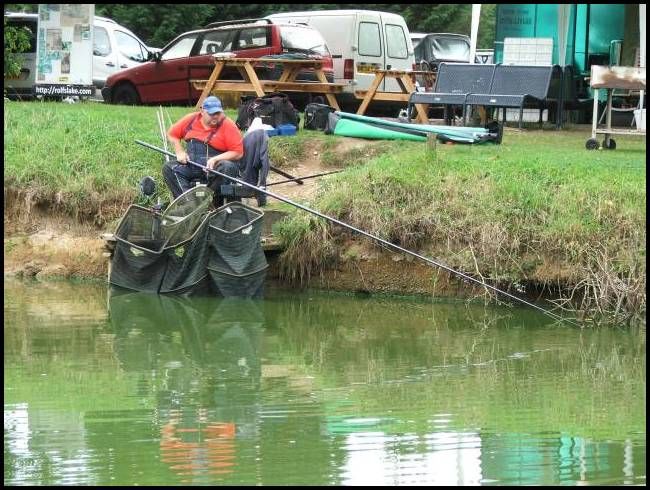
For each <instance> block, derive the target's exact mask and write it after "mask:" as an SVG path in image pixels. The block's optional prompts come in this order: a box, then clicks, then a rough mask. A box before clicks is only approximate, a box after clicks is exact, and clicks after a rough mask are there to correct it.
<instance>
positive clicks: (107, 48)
mask: <svg viewBox="0 0 650 490" xmlns="http://www.w3.org/2000/svg"><path fill="white" fill-rule="evenodd" d="M93 54H94V55H95V56H108V55H109V54H111V42H110V41H109V40H108V32H107V31H106V29H104V28H103V27H97V26H95V39H94V40H93Z"/></svg>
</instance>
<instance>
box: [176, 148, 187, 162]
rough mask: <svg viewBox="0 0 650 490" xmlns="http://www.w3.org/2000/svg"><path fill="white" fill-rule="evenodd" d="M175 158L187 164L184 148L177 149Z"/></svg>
mask: <svg viewBox="0 0 650 490" xmlns="http://www.w3.org/2000/svg"><path fill="white" fill-rule="evenodd" d="M176 160H178V163H181V164H183V165H186V164H187V152H186V151H185V150H181V151H177V152H176Z"/></svg>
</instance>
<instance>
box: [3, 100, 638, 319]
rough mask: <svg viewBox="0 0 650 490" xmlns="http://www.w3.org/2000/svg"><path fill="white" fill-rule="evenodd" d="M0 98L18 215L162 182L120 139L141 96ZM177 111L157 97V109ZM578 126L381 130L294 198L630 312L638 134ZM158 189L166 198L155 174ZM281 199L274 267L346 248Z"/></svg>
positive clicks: (500, 276)
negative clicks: (279, 258)
mask: <svg viewBox="0 0 650 490" xmlns="http://www.w3.org/2000/svg"><path fill="white" fill-rule="evenodd" d="M4 107H5V113H4V142H5V150H4V162H5V165H4V185H5V205H6V204H7V200H8V197H10V198H11V199H18V200H19V201H20V206H18V207H20V208H25V211H26V212H29V208H30V207H31V206H44V207H47V209H48V211H51V212H55V211H61V212H63V213H65V214H68V215H70V216H74V217H77V218H78V219H79V220H87V221H88V220H89V221H93V222H95V223H96V224H97V225H100V226H105V225H106V224H107V223H110V222H111V221H112V220H115V219H117V218H118V217H119V216H121V214H122V213H123V212H124V210H125V209H126V207H127V206H128V205H129V204H131V203H132V202H137V201H138V199H139V196H138V190H137V185H138V182H139V180H140V178H141V177H142V176H144V175H152V176H154V178H156V180H157V181H158V182H159V183H161V182H162V178H161V175H160V167H161V164H162V157H161V155H159V154H157V153H155V152H153V151H151V150H148V149H146V148H143V147H141V146H139V145H137V144H135V143H134V140H136V139H141V140H144V141H148V142H151V143H154V144H160V142H161V139H160V134H159V132H158V126H157V122H156V116H155V113H156V111H157V108H156V107H123V106H109V105H104V104H96V103H84V104H75V105H66V104H61V103H39V102H36V103H14V102H5V106H4ZM188 110H189V109H188V108H182V107H169V108H165V111H166V112H167V113H168V114H169V117H170V119H171V120H173V121H175V120H176V119H177V118H179V117H181V116H182V115H184V114H186V113H187V112H188ZM229 116H230V117H232V118H234V117H236V114H235V112H234V111H229ZM588 137H589V132H588V131H587V130H580V131H578V130H564V131H555V130H548V131H535V130H531V131H523V132H517V131H506V134H505V136H504V141H503V144H502V145H499V146H492V145H483V146H463V145H441V144H439V145H438V146H437V148H436V149H435V151H429V150H427V148H426V145H424V144H422V143H416V142H386V144H385V145H384V144H382V147H381V151H380V152H374V153H373V154H372V156H370V157H367V156H366V155H367V153H365V152H359V155H357V157H354V158H352V157H351V160H350V161H349V162H339V163H343V164H344V165H348V168H347V170H346V171H345V172H343V173H340V174H337V175H335V176H332V177H329V178H328V179H324V180H323V181H322V182H323V184H322V189H321V191H320V192H319V193H318V197H317V198H316V199H315V201H314V202H312V203H310V206H311V207H314V208H316V209H319V210H321V211H322V212H324V213H326V214H329V215H331V216H334V217H337V218H339V219H341V220H344V221H346V222H348V223H351V224H352V225H354V226H357V227H359V228H362V229H364V230H366V231H369V232H371V233H374V234H377V235H379V236H381V237H383V238H385V239H387V240H390V241H392V242H394V243H397V244H400V245H402V246H404V247H407V248H410V249H415V250H417V251H419V252H422V253H424V254H426V255H428V256H431V257H435V258H437V259H438V260H440V261H443V262H444V263H446V264H447V265H449V266H451V267H454V268H456V269H458V270H462V271H464V272H466V273H469V274H474V275H475V276H476V277H482V278H484V279H486V280H490V281H493V282H494V283H495V284H499V285H501V286H504V287H509V288H511V289H512V290H513V291H519V292H524V291H525V290H526V289H529V290H530V289H532V288H533V287H535V288H537V287H539V286H541V287H543V288H546V289H548V290H553V294H554V295H555V296H556V297H557V298H558V299H559V300H560V302H562V301H567V300H569V299H572V301H573V306H578V307H580V308H582V309H583V310H585V311H587V312H590V313H600V314H608V315H609V316H608V318H609V319H610V320H611V319H612V318H614V319H615V320H616V321H621V322H626V321H630V320H631V319H633V318H644V317H645V250H646V249H645V222H646V213H645V204H646V192H645V178H646V167H645V156H646V155H645V154H646V150H645V139H644V138H643V137H625V138H623V137H621V138H618V149H617V150H615V151H607V150H604V151H592V152H588V151H586V150H585V149H584V143H585V141H586V139H587V138H588ZM315 139H318V140H320V142H321V143H322V147H323V148H324V150H325V153H327V152H328V150H330V149H333V148H334V147H336V145H337V144H338V143H337V142H339V141H344V140H345V138H339V137H334V136H326V135H324V134H322V133H316V132H306V131H301V132H299V134H298V136H297V137H295V138H273V139H271V150H270V151H271V157H272V160H273V162H274V164H275V165H277V166H282V165H284V164H286V163H289V162H291V161H292V160H295V159H300V158H304V157H305V155H306V152H308V151H309V147H310V145H311V144H313V142H314V140H315ZM307 156H308V153H307ZM323 157H324V158H323V160H324V161H327V160H329V159H330V158H329V157H328V156H327V155H326V154H324V155H323ZM332 160H333V159H332ZM330 163H335V162H334V161H332V162H330ZM159 192H160V195H161V197H162V199H163V200H168V199H169V194H168V191H167V190H166V189H165V188H164V185H160V186H159ZM285 208H286V209H287V210H289V211H291V212H292V214H293V217H292V218H291V219H290V220H287V221H285V222H283V223H281V224H280V225H278V226H276V232H277V233H278V235H279V236H281V238H282V239H283V241H284V243H285V245H286V252H285V253H284V255H283V270H284V274H285V276H286V277H287V278H290V279H294V280H296V281H298V280H301V279H302V280H304V279H307V278H308V277H309V276H310V275H311V274H313V273H315V272H318V271H319V270H323V269H325V268H331V267H336V265H337V263H338V262H339V261H340V260H341V258H342V257H346V259H347V260H353V261H354V260H357V258H358V257H357V255H358V254H356V253H355V252H354V251H353V250H352V249H351V240H350V238H351V237H349V236H348V235H347V234H346V233H344V232H341V230H339V229H333V228H331V227H330V226H329V225H328V224H327V223H324V222H322V221H320V220H317V219H316V218H314V217H311V216H310V215H307V214H305V213H303V212H301V211H297V210H294V209H293V208H289V207H285ZM5 210H6V208H5ZM5 213H6V211H5ZM566 306H568V304H567V305H566Z"/></svg>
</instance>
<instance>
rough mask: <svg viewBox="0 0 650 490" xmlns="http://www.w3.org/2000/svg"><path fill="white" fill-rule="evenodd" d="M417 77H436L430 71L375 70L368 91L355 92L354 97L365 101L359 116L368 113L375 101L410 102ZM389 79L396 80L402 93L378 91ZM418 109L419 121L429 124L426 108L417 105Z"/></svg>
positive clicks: (360, 107)
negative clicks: (369, 106)
mask: <svg viewBox="0 0 650 490" xmlns="http://www.w3.org/2000/svg"><path fill="white" fill-rule="evenodd" d="M415 75H422V76H425V77H432V76H435V75H433V74H432V72H430V71H418V70H375V78H374V79H373V81H372V83H371V84H370V87H369V88H368V90H357V91H355V92H354V96H355V97H356V98H357V99H363V100H362V102H361V105H360V106H359V109H357V114H359V115H363V114H365V113H366V109H367V108H368V105H369V104H370V102H372V101H373V100H390V101H397V102H408V101H409V97H410V95H411V93H413V92H415V91H416V88H415V84H414V82H413V80H412V79H411V77H413V76H415ZM387 78H394V79H395V80H397V83H398V85H399V87H400V89H401V92H384V91H379V90H377V89H378V88H379V85H381V82H383V81H384V80H385V79H387ZM415 107H416V109H417V119H418V121H419V122H421V123H422V124H428V123H429V116H428V114H427V110H426V108H425V107H424V106H422V105H420V104H417V103H416V105H415Z"/></svg>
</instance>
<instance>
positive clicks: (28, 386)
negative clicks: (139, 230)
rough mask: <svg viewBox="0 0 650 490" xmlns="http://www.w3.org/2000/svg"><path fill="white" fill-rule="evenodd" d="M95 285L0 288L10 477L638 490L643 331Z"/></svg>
mask: <svg viewBox="0 0 650 490" xmlns="http://www.w3.org/2000/svg"><path fill="white" fill-rule="evenodd" d="M101 293H102V294H103V296H102V295H100V297H99V299H98V295H97V291H96V290H89V289H87V288H85V287H84V286H72V285H66V287H63V288H61V289H60V290H58V289H56V288H52V287H48V288H43V287H41V286H39V285H38V284H30V285H29V286H27V287H22V286H21V287H11V288H8V289H7V288H6V289H5V330H4V334H5V336H4V340H5V387H4V393H5V405H4V431H5V456H4V457H5V459H4V461H5V484H38V485H44V484H48V485H49V484H64V483H65V484H75V485H79V484H90V485H106V484H108V485H116V484H138V485H161V484H162V485H170V484H176V485H180V484H220V485H221V484H248V485H253V484H264V485H281V484H286V485H299V484H300V485H302V484H304V485H314V484H320V485H343V484H346V485H348V484H349V485H352V484H368V485H370V484H376V485H395V484H400V485H405V484H418V485H424V484H429V485H461V484H462V485H478V484H480V485H529V484H532V485H539V484H560V483H561V484H604V483H614V484H639V483H645V446H646V445H645V415H644V414H645V401H644V400H645V335H644V332H641V333H635V332H633V331H627V332H622V331H618V330H611V329H592V330H574V329H567V328H562V327H558V326H556V325H549V324H548V323H545V320H544V319H543V318H541V319H540V316H539V315H530V314H529V313H527V312H526V311H525V310H519V309H505V310H504V309H494V310H490V309H487V310H486V309H484V308H483V307H476V308H473V307H466V306H465V305H463V304H453V303H431V302H424V301H416V300H408V299H401V300H398V299H388V298H384V299H378V298H365V299H359V298H354V297H349V296H342V295H326V294H317V293H310V292H307V293H296V292H288V293H283V292H272V293H271V294H267V297H266V298H265V299H264V300H251V299H249V300H242V299H234V298H231V299H224V298H222V299H215V298H180V297H175V296H157V295H148V294H143V293H125V292H123V291H115V290H114V291H111V292H110V294H109V296H108V298H106V296H105V294H106V291H105V290H102V291H101ZM107 301H108V305H106V302H107ZM57 304H60V305H63V307H61V308H56V307H55V305H57ZM106 306H108V308H107V307H106ZM67 311H70V312H72V313H71V314H70V315H68V314H67V313H66V312H67Z"/></svg>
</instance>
